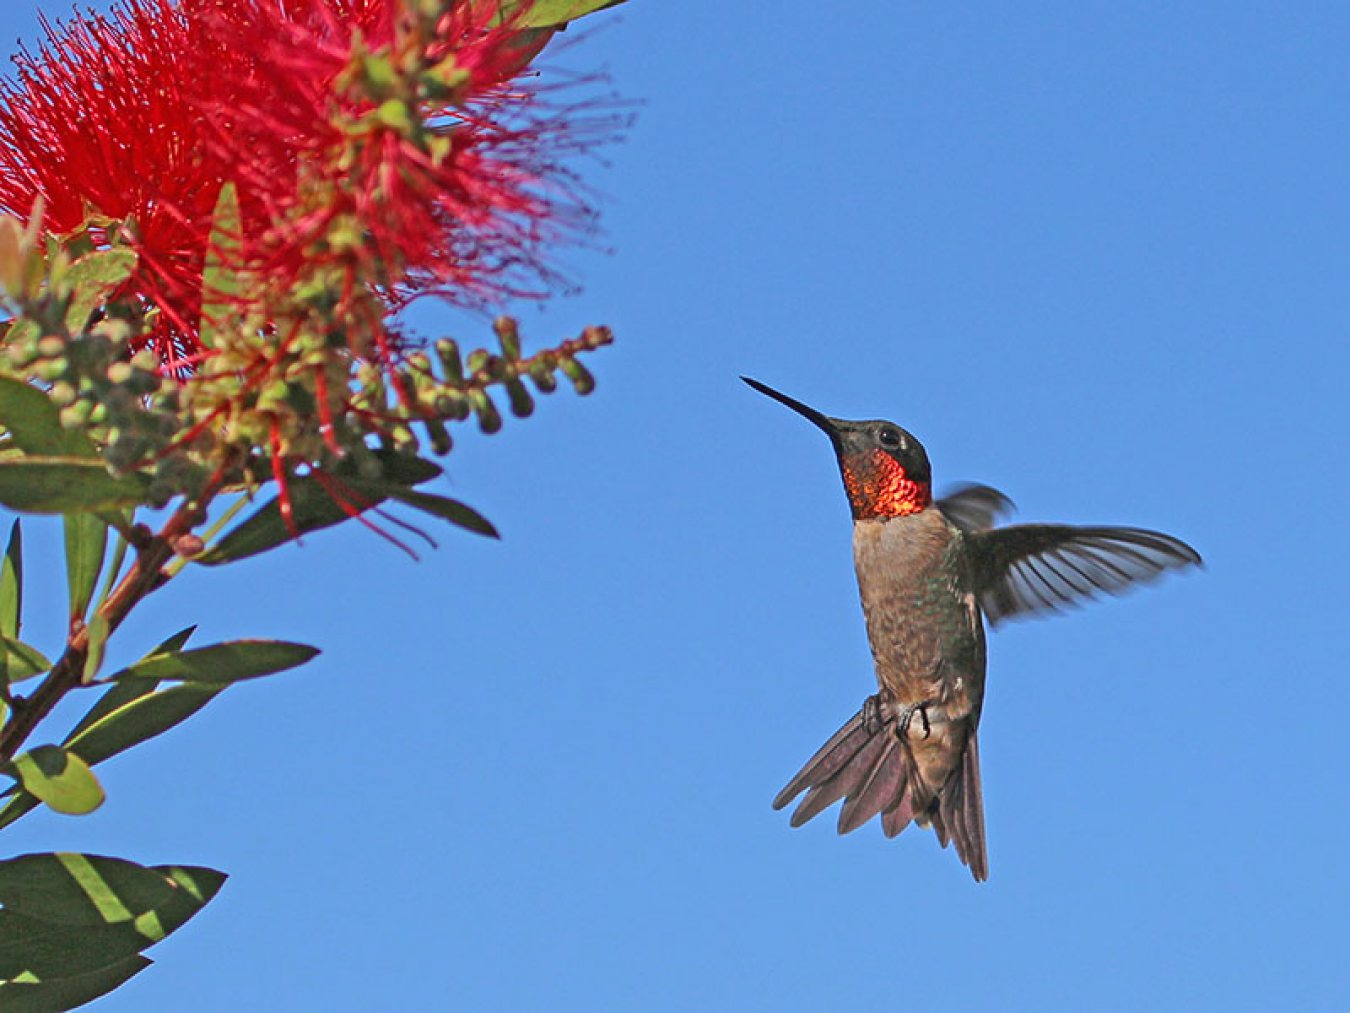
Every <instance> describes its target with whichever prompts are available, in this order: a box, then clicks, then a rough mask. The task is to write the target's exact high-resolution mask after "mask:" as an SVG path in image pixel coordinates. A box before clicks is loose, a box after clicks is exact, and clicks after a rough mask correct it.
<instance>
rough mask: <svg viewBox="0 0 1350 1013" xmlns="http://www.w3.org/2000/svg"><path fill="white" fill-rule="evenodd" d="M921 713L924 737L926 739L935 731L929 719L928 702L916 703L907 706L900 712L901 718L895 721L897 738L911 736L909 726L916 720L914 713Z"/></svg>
mask: <svg viewBox="0 0 1350 1013" xmlns="http://www.w3.org/2000/svg"><path fill="white" fill-rule="evenodd" d="M916 713H917V714H918V715H919V720H920V721H922V722H923V737H924V738H925V739H926V738H928V736H929V735H931V734H932V733H933V726H932V725H931V724H930V723H929V721H928V704H927V703H916V704H911V705H910V706H908V707H906V708H905V709H904V711H903V712H902V713H901V714H900V720H898V721H897V722H896V723H895V737H896V738H897V739H907V738H909V726H910V724H911V723H912V722H913V721H914V715H915V714H916Z"/></svg>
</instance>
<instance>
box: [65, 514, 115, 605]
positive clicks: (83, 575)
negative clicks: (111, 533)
mask: <svg viewBox="0 0 1350 1013" xmlns="http://www.w3.org/2000/svg"><path fill="white" fill-rule="evenodd" d="M65 528H66V584H67V586H68V588H69V592H70V595H69V599H68V600H69V602H70V617H71V618H72V619H83V618H84V614H85V613H86V612H87V611H89V601H90V599H91V598H93V596H94V588H95V587H96V586H97V585H98V577H99V573H100V572H102V570H103V556H104V553H105V552H107V550H108V525H107V524H105V523H104V522H103V521H102V520H101V519H100V518H98V517H96V516H94V515H93V514H88V513H83V514H67V515H66V518H65Z"/></svg>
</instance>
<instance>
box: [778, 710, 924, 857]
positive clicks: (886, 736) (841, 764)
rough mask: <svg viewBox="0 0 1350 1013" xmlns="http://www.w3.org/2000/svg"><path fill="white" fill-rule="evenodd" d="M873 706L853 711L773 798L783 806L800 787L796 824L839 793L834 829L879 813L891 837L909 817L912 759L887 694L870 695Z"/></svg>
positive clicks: (856, 824)
mask: <svg viewBox="0 0 1350 1013" xmlns="http://www.w3.org/2000/svg"><path fill="white" fill-rule="evenodd" d="M873 699H874V700H876V701H877V706H876V708H875V710H874V711H873V712H872V713H871V714H870V715H869V713H868V708H864V709H863V710H860V711H859V712H858V713H857V714H855V715H853V717H852V718H850V719H849V720H848V721H847V722H845V724H844V726H843V727H842V728H840V729H839V731H837V732H835V733H834V735H833V736H831V737H830V740H829V741H828V742H826V743H825V745H823V746H821V747H820V749H819V750H817V751H816V755H815V756H813V757H811V759H809V760H807V761H806V765H805V766H804V767H802V769H801V771H799V772H798V774H797V776H796V777H794V778H793V779H792V780H791V781H789V782H788V783H787V786H786V787H785V788H784V789H783V790H782V791H780V792H779V793H778V796H777V797H776V798H775V799H774V800H773V807H774V808H775V809H782V808H783V807H784V806H786V805H787V804H788V803H790V802H791V801H792V800H793V799H795V798H796V797H797V796H798V795H800V794H801V793H802V792H803V791H805V792H806V797H805V798H804V799H802V801H801V804H800V805H799V806H797V808H796V810H794V811H793V813H792V825H793V826H794V827H799V826H801V825H802V824H803V823H805V822H806V821H807V820H809V819H811V818H812V817H814V816H817V815H819V814H820V813H821V812H823V811H824V810H825V809H828V808H829V807H830V806H831V805H833V804H834V803H835V802H838V801H839V800H840V799H841V798H842V799H845V802H844V806H843V808H842V809H841V810H840V813H839V832H840V833H841V834H847V833H849V832H851V831H853V830H856V829H858V827H860V826H862V825H863V824H864V823H866V822H867V821H868V820H870V819H871V818H872V817H873V816H876V815H877V814H882V816H883V821H882V826H883V828H884V829H885V831H886V833H887V835H888V836H890V837H894V836H895V835H896V834H898V833H899V832H900V831H901V830H903V829H904V828H905V826H906V825H907V824H908V823H909V821H910V820H911V819H913V815H914V810H913V806H912V804H911V802H910V797H911V796H910V781H911V771H912V768H913V760H912V757H911V756H910V753H909V750H908V749H906V748H905V747H904V745H903V743H901V741H900V739H899V738H898V737H897V735H896V719H895V714H894V709H893V707H892V706H891V703H890V700H889V698H888V697H886V696H884V695H883V696H881V697H879V698H878V697H874V698H873Z"/></svg>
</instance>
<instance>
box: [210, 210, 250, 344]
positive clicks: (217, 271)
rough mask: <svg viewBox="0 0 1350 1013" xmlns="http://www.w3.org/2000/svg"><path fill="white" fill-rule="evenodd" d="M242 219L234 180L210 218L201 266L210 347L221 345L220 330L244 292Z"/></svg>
mask: <svg viewBox="0 0 1350 1013" xmlns="http://www.w3.org/2000/svg"><path fill="white" fill-rule="evenodd" d="M242 235H243V221H242V219H241V217H240V214H239V194H238V191H237V190H236V189H235V185H234V184H233V183H226V184H225V185H224V186H222V187H221V188H220V195H219V196H218V197H217V198H216V208H215V212H214V213H213V215H212V217H211V236H210V238H209V239H208V240H207V244H206V261H205V264H204V266H203V269H202V319H201V328H200V334H201V342H202V344H203V345H205V346H206V347H207V348H216V347H218V346H219V344H220V337H221V330H222V328H226V327H228V326H229V320H230V318H231V316H232V314H233V308H234V306H235V304H236V303H237V301H238V298H239V296H240V294H241V293H242V292H243V288H244V286H243V281H242V279H241V278H240V276H239V272H238V268H237V261H238V259H239V257H238V254H239V241H240V236H242Z"/></svg>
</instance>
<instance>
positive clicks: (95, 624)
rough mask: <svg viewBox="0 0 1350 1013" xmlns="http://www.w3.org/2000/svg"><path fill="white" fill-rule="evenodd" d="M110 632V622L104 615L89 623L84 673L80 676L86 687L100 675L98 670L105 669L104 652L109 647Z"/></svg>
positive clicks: (97, 616)
mask: <svg viewBox="0 0 1350 1013" xmlns="http://www.w3.org/2000/svg"><path fill="white" fill-rule="evenodd" d="M110 632H111V631H110V630H109V629H108V620H107V619H106V618H104V616H103V614H102V613H99V614H98V615H95V616H94V618H93V619H91V620H90V621H89V627H88V635H89V642H88V645H87V647H86V648H85V655H84V671H83V672H82V673H81V675H80V681H81V682H83V683H84V684H85V685H86V686H87V685H89V684H90V683H91V682H93V681H94V676H96V675H98V670H99V669H100V668H102V667H103V650H104V648H106V647H107V646H108V634H109V633H110Z"/></svg>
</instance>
